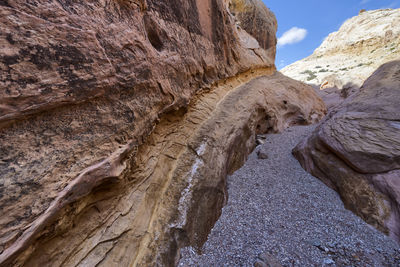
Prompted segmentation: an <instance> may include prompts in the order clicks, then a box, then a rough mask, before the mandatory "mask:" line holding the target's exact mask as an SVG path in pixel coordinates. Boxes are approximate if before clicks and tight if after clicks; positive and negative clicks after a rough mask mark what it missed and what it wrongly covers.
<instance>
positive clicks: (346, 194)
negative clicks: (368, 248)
mask: <svg viewBox="0 0 400 267" xmlns="http://www.w3.org/2000/svg"><path fill="white" fill-rule="evenodd" d="M399 88H400V61H393V62H390V63H386V64H384V65H383V66H382V67H380V68H379V69H378V70H377V71H376V72H375V73H374V74H373V75H372V76H371V77H369V78H368V79H367V80H366V82H365V83H364V85H363V86H362V87H361V89H360V91H359V92H358V93H356V94H354V95H353V96H351V97H349V98H348V99H346V100H345V101H344V102H343V104H342V105H340V106H339V107H336V108H335V109H333V110H332V111H331V112H330V113H329V114H328V116H327V117H326V118H325V119H324V120H323V121H322V122H321V124H320V125H319V126H318V127H317V129H316V130H315V131H314V133H313V134H312V136H311V137H309V138H308V139H307V140H304V141H303V142H301V143H300V144H299V145H298V146H297V147H296V148H295V149H294V151H293V153H294V155H295V157H296V158H297V159H298V160H299V161H300V163H301V165H302V166H303V168H305V169H306V170H307V171H309V172H311V173H312V174H313V175H314V176H317V177H319V178H320V179H321V180H322V181H324V182H325V183H326V184H327V185H329V186H330V187H332V188H333V189H335V190H336V191H337V192H338V193H339V194H340V196H341V198H342V200H343V202H344V204H345V207H346V208H348V209H350V210H352V211H353V212H355V213H356V214H358V215H359V216H360V217H362V218H363V219H364V220H365V221H366V222H368V223H370V224H372V225H373V226H375V227H376V228H378V229H379V230H381V231H383V232H385V233H387V234H390V236H392V237H393V238H394V239H396V240H397V241H400V108H399V103H400V90H399Z"/></svg>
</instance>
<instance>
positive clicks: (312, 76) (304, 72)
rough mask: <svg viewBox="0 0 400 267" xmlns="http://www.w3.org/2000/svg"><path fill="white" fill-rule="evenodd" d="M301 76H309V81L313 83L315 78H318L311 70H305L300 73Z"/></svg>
mask: <svg viewBox="0 0 400 267" xmlns="http://www.w3.org/2000/svg"><path fill="white" fill-rule="evenodd" d="M300 73H301V74H308V77H307V81H311V80H314V79H315V78H317V76H316V75H315V72H313V71H311V70H305V71H303V72H300Z"/></svg>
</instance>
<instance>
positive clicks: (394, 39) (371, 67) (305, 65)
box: [281, 9, 400, 107]
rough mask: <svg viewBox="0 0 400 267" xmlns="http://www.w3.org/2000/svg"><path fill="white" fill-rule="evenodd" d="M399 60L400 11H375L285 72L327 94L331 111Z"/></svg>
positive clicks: (346, 26)
mask: <svg viewBox="0 0 400 267" xmlns="http://www.w3.org/2000/svg"><path fill="white" fill-rule="evenodd" d="M399 57H400V9H384V10H373V11H366V12H361V13H360V14H359V15H358V16H356V17H353V18H351V19H349V20H347V21H346V22H345V23H344V24H343V25H342V26H341V27H340V29H339V30H338V31H337V32H334V33H331V34H330V35H329V36H328V37H327V38H326V39H325V40H324V42H323V43H322V44H321V46H320V47H318V48H317V49H316V50H315V51H314V53H313V54H312V55H311V56H309V57H307V58H305V59H302V60H300V61H297V62H295V63H293V64H291V65H289V66H287V67H285V68H283V69H282V70H281V72H282V73H283V74H285V75H287V76H289V77H291V78H293V79H296V80H300V81H303V82H306V83H309V84H313V85H315V86H317V87H318V88H320V89H321V90H324V91H325V92H321V95H322V97H323V98H324V100H326V101H325V102H327V105H328V107H331V106H334V105H335V104H338V103H339V102H341V101H343V99H344V98H346V97H347V95H349V94H351V93H352V91H354V90H357V89H358V88H359V87H360V86H361V85H362V84H363V82H364V81H365V80H366V79H367V78H368V77H369V76H370V75H371V74H372V73H373V72H374V71H375V70H376V69H377V68H378V67H379V66H381V65H382V64H384V63H386V62H389V61H392V60H396V59H398V58H399ZM328 88H336V89H339V90H342V89H344V90H343V91H342V92H340V91H335V92H331V91H326V90H325V89H328Z"/></svg>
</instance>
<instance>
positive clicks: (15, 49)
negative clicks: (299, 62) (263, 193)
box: [0, 0, 325, 266]
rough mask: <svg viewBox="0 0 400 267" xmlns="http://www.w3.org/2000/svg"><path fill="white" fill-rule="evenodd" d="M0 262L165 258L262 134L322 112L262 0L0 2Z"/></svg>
mask: <svg viewBox="0 0 400 267" xmlns="http://www.w3.org/2000/svg"><path fill="white" fill-rule="evenodd" d="M0 14H1V16H0V27H1V29H2V30H1V33H0V51H1V53H0V70H1V72H0V77H1V78H0V88H1V89H2V90H0V139H1V143H0V146H1V147H0V155H1V157H0V177H1V180H0V208H1V219H0V253H1V254H0V265H1V266H11V265H12V266H76V265H80V266H89V265H90V266H95V265H96V266H128V265H133V266H136V265H139V266H153V265H160V264H162V265H166V266H168V265H173V264H174V263H175V262H176V260H177V255H178V251H179V248H180V247H182V246H185V245H189V244H191V245H193V246H196V247H200V246H201V244H202V243H203V242H204V240H205V238H206V236H207V233H208V231H209V229H210V228H211V227H212V225H213V223H214V222H215V221H216V219H217V218H218V216H219V212H220V209H221V207H222V206H223V204H224V201H225V198H226V193H225V177H226V174H227V173H231V172H233V171H234V170H235V169H237V168H238V167H239V166H240V165H241V164H242V163H243V162H244V160H245V159H246V156H247V154H248V153H249V152H250V151H251V149H252V148H253V147H254V143H255V142H254V137H255V134H256V133H262V132H268V131H280V130H282V129H283V128H285V127H287V126H289V125H291V124H305V123H310V122H315V121H317V120H318V119H320V118H321V117H322V116H323V114H324V112H325V107H324V105H323V103H322V102H321V100H320V99H319V98H318V97H317V96H316V94H315V93H314V92H313V91H312V90H311V88H310V87H308V86H306V85H304V84H302V83H300V82H297V81H294V80H291V79H289V78H286V77H284V76H282V75H280V74H278V73H276V72H275V66H274V57H275V44H276V37H275V32H276V20H275V17H274V16H273V14H272V13H271V12H270V11H269V10H268V9H267V8H266V7H265V6H263V5H262V3H261V2H260V1H258V0H257V1H255V0H248V1H238V0H232V1H226V0H210V1H203V0H191V1H186V0H169V1H159V0H146V1H144V0H134V1H122V0H111V1H52V0H51V1H44V0H43V1H20V0H14V1H11V0H9V1H1V2H0Z"/></svg>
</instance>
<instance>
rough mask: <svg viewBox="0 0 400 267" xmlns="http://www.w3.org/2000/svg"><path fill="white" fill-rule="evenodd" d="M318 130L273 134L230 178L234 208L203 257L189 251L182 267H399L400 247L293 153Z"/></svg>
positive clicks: (228, 211)
mask: <svg viewBox="0 0 400 267" xmlns="http://www.w3.org/2000/svg"><path fill="white" fill-rule="evenodd" d="M312 129H314V127H313V126H307V127H305V126H298V127H292V128H289V129H288V130H287V131H285V132H284V133H282V134H274V135H268V136H267V140H266V143H265V144H264V145H262V146H259V147H257V149H256V150H255V151H254V152H253V153H252V154H251V156H250V157H249V160H248V161H247V163H246V164H245V165H244V166H243V167H242V168H241V169H240V170H238V171H237V172H236V173H235V174H233V175H232V176H230V177H229V178H228V193H229V200H228V203H227V205H226V206H225V207H224V208H223V212H222V215H221V217H220V218H219V220H218V221H217V223H216V225H215V226H214V229H213V230H212V232H211V234H210V235H209V238H208V241H207V242H206V243H205V245H204V247H203V249H202V255H197V254H196V252H195V251H194V250H193V249H192V248H185V249H184V250H182V252H181V256H182V258H181V260H180V264H179V266H253V265H254V264H255V263H256V266H269V265H263V264H264V263H265V262H266V261H269V263H270V264H272V262H271V261H273V260H275V261H277V262H280V264H282V265H283V266H400V246H399V245H398V244H397V243H396V242H394V241H393V240H391V239H389V238H388V237H387V236H385V235H383V234H382V233H381V232H379V231H377V230H376V229H374V228H372V227H371V226H369V225H368V224H366V223H365V222H364V221H362V220H361V219H360V218H359V217H357V216H356V215H354V214H353V213H352V212H350V211H348V210H346V209H345V208H344V207H343V203H342V202H341V200H340V197H339V196H338V195H337V193H336V192H334V191H333V190H331V189H330V188H328V187H327V186H325V185H324V184H323V183H322V182H321V181H319V180H318V179H316V178H314V177H313V176H311V175H310V174H308V173H307V172H305V171H304V170H303V169H302V168H301V166H300V165H299V163H298V162H297V161H296V159H294V157H293V156H292V154H291V151H292V149H293V147H294V146H295V145H296V144H297V143H298V142H299V141H300V140H301V139H302V138H305V137H306V136H307V135H309V134H310V133H311V131H312ZM260 150H262V151H263V152H265V153H266V154H267V155H268V158H267V159H259V158H258V157H257V152H258V151H260ZM263 254H264V256H263ZM265 254H267V256H268V255H269V257H265V256H266V255H265ZM260 256H261V257H260ZM266 258H269V259H266ZM263 260H264V261H263ZM272 266H275V265H272Z"/></svg>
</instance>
